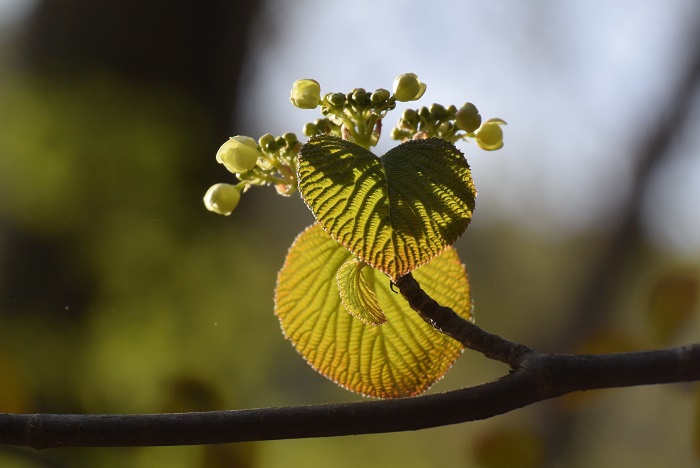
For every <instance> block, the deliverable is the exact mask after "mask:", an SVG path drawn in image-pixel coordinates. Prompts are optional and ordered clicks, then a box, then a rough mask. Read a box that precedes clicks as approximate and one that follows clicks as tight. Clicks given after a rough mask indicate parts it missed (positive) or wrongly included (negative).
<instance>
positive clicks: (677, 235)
mask: <svg viewBox="0 0 700 468" xmlns="http://www.w3.org/2000/svg"><path fill="white" fill-rule="evenodd" d="M695 6H696V2H695V1H694V0H671V1H666V0H656V1H649V2H638V1H635V0H625V1H617V2H607V1H603V0H572V1H568V2H555V1H545V0H540V1H530V2H522V1H519V0H501V1H495V2H484V1H464V2H452V1H447V0H433V1H430V2H424V1H417V0H411V1H403V2H397V1H385V2H376V1H370V0H358V1H356V2H353V3H352V6H350V4H348V3H346V2H342V3H341V2H329V1H325V0H302V1H298V2H293V3H292V2H284V1H281V0H271V1H270V2H269V5H268V8H267V10H266V14H265V15H264V16H263V17H262V19H261V20H259V21H258V24H257V25H256V27H257V29H256V30H257V40H256V43H257V44H258V46H257V49H256V50H255V52H254V57H255V60H254V61H252V62H251V63H250V64H249V68H248V71H247V73H248V75H247V77H246V79H245V80H244V85H243V87H244V89H243V91H244V95H245V96H246V97H247V99H246V100H245V104H246V106H245V107H244V109H243V110H242V113H241V116H242V117H243V119H242V120H243V122H244V124H243V127H242V128H240V129H237V130H240V132H238V131H237V132H236V133H244V134H251V136H256V137H257V136H258V135H259V134H260V133H265V132H268V131H269V132H272V133H282V132H285V131H290V130H291V131H297V132H299V133H300V128H301V126H302V125H303V123H304V122H306V121H309V120H313V119H315V118H316V117H317V114H316V111H299V110H297V109H295V108H294V107H292V106H291V104H289V101H288V97H289V90H290V88H291V84H292V82H294V80H296V79H298V78H307V77H308V78H315V79H317V80H318V81H319V82H320V83H321V87H322V91H323V92H326V91H348V90H349V89H351V88H353V87H355V86H363V87H366V88H368V89H375V88H377V87H386V88H390V87H391V83H392V81H393V78H394V76H396V75H397V74H399V73H403V72H407V71H412V72H415V73H417V74H418V75H419V76H420V77H421V79H422V80H423V81H425V82H426V83H427V84H428V90H427V92H426V94H425V96H424V97H423V99H422V100H421V101H420V103H419V104H420V105H429V104H430V103H432V102H440V103H443V104H450V103H454V104H456V105H460V104H461V103H462V102H464V101H472V102H474V103H475V104H476V105H477V106H478V107H479V109H480V110H481V112H482V115H483V116H485V117H501V118H503V119H505V120H506V121H508V123H509V125H508V127H506V128H505V132H506V146H505V148H504V149H503V150H501V151H499V152H495V153H486V152H483V151H480V150H478V149H476V148H475V146H474V145H466V144H464V145H462V149H463V151H464V152H465V153H466V155H467V158H468V160H469V162H470V164H471V165H472V169H473V175H474V179H475V182H476V186H477V189H478V190H479V199H478V208H477V213H476V217H475V222H480V223H481V222H484V223H486V222H494V221H501V220H503V219H504V218H505V219H507V220H512V221H513V222H515V223H520V224H525V225H527V226H528V227H529V228H531V229H533V230H535V231H537V232H538V233H541V234H542V235H545V236H552V237H553V238H556V237H557V236H559V235H560V234H566V233H570V232H571V231H572V230H578V229H581V228H591V227H593V228H595V227H596V225H600V224H602V223H605V222H607V221H608V220H609V219H610V216H611V215H613V214H614V208H615V207H616V206H618V204H619V202H620V194H621V189H624V188H626V187H627V185H628V183H629V177H630V174H629V160H628V156H629V147H630V144H634V142H635V141H636V140H639V139H641V138H643V135H641V134H640V133H639V132H640V131H644V130H645V129H646V128H647V127H646V124H647V122H650V121H653V119H654V113H653V112H654V108H655V106H656V103H659V102H662V101H663V99H664V97H665V96H666V94H667V93H668V92H669V90H670V89H671V86H672V85H671V84H670V80H672V79H675V70H676V69H677V64H678V63H679V60H680V59H682V55H679V54H683V53H685V51H684V50H683V49H682V46H683V44H684V41H685V37H686V35H687V34H688V30H689V28H690V27H691V26H692V25H691V24H689V23H688V18H691V19H692V18H693V17H697V15H698V11H697V9H696V8H695ZM259 109H270V112H266V113H265V114H264V115H263V114H262V113H260V112H258V110H259ZM398 114H399V113H398V112H397V113H392V114H390V115H389V117H388V119H387V120H388V121H387V122H386V123H385V125H386V128H390V126H393V125H394V123H395V121H396V119H397V118H398ZM387 133H388V132H387ZM689 133H690V132H689ZM392 144H393V142H391V141H390V140H389V139H388V138H385V139H384V141H383V144H382V146H380V148H381V149H382V150H386V148H388V147H389V146H391V145H392ZM698 149H700V141H699V140H698V139H697V138H693V137H692V135H688V134H686V135H685V137H684V139H683V141H680V142H679V143H678V151H679V152H680V151H681V150H682V151H683V155H682V156H680V157H677V158H674V159H673V161H670V162H669V164H667V166H666V167H665V168H664V170H663V171H661V172H660V173H659V174H658V176H657V177H656V179H655V181H654V190H653V193H652V194H651V196H650V197H648V198H649V200H647V202H646V208H647V209H646V217H645V225H646V226H647V227H648V232H649V234H650V235H651V237H652V239H653V240H654V241H656V242H657V243H658V244H659V245H660V246H662V247H664V248H668V249H672V250H677V251H679V253H684V254H691V255H698V256H700V203H698V202H700V156H699V155H698Z"/></svg>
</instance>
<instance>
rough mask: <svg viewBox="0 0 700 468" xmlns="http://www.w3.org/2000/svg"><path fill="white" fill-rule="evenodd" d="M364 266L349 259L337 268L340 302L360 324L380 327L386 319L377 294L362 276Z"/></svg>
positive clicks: (356, 260)
mask: <svg viewBox="0 0 700 468" xmlns="http://www.w3.org/2000/svg"><path fill="white" fill-rule="evenodd" d="M365 266H367V264H366V263H362V262H360V261H359V260H358V259H356V258H351V259H350V260H348V261H347V262H345V263H343V264H342V265H341V266H340V268H338V272H337V273H336V280H337V282H338V290H339V291H340V300H341V302H342V303H343V307H345V310H347V311H348V312H349V313H350V314H351V315H354V316H355V317H357V318H358V319H360V320H361V321H362V323H365V324H367V325H381V324H383V323H386V317H385V316H384V312H382V309H381V307H379V301H378V300H377V293H375V292H374V288H373V287H372V285H371V284H369V283H368V282H367V280H366V279H365V277H364V275H363V274H362V268H364V267H365Z"/></svg>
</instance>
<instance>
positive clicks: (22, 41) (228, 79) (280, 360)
mask: <svg viewBox="0 0 700 468" xmlns="http://www.w3.org/2000/svg"><path fill="white" fill-rule="evenodd" d="M408 71H411V72H415V73H417V74H418V75H419V76H420V78H421V79H422V80H423V81H424V82H426V83H427V84H428V90H427V93H426V95H425V96H424V97H423V99H422V101H421V102H420V104H421V105H423V104H424V105H428V104H430V103H432V102H439V103H442V104H444V105H448V104H455V105H457V106H459V105H461V104H462V103H463V102H465V101H471V102H474V103H475V104H476V105H477V106H478V107H479V109H480V111H481V113H482V115H483V116H484V117H487V118H488V117H500V118H503V119H505V120H506V121H507V122H508V123H509V125H508V126H507V127H505V128H504V129H505V134H506V137H505V142H506V143H505V147H504V148H503V149H502V150H500V151H498V152H495V153H487V152H484V151H480V150H479V149H478V148H476V146H475V145H469V144H467V143H464V144H463V145H462V146H461V149H462V150H463V151H464V152H465V154H466V155H467V158H468V160H469V162H470V164H471V166H472V172H473V176H474V179H475V183H476V186H477V189H478V190H479V198H478V201H477V210H476V213H475V216H474V219H473V221H472V225H471V227H470V229H469V231H468V232H467V233H466V234H465V235H464V236H463V237H462V239H460V240H459V241H458V243H457V248H458V250H459V251H460V254H461V256H462V258H463V260H464V262H465V263H466V265H467V268H468V269H469V271H470V277H471V281H472V287H473V291H474V296H475V302H476V314H477V323H478V324H479V325H480V326H482V327H483V328H485V329H486V330H488V331H491V332H494V333H497V334H500V335H502V336H504V337H506V338H508V339H511V340H515V341H520V342H523V343H525V344H528V345H530V346H533V347H535V348H537V349H540V350H543V351H552V352H585V351H588V352H602V351H625V350H638V349H651V348H655V347H660V346H671V345H677V344H682V343H687V342H693V341H698V340H699V339H700V324H699V323H698V320H697V319H696V315H697V314H696V312H698V310H697V309H698V307H697V304H696V302H694V298H696V297H697V288H698V286H697V282H698V277H699V276H700V272H699V268H700V208H699V206H700V156H699V152H700V132H698V131H697V129H698V128H699V124H700V122H699V118H700V114H699V110H700V108H699V107H698V105H697V101H698V91H697V90H698V85H699V82H700V78H699V77H698V76H699V75H700V5H698V4H697V2H695V1H693V0H670V1H669V0H664V1H661V0H654V1H649V2H637V1H633V0H625V1H618V2H614V3H611V2H605V1H602V0H575V1H574V0H572V1H569V2H556V1H548V0H535V1H529V2H521V1H517V0H503V1H498V2H478V1H471V0H470V1H465V2H450V1H444V0H433V1H431V2H428V3H426V2H419V1H415V0H411V1H405V2H398V1H386V2H370V1H367V0H357V1H354V2H333V1H330V2H329V1H322V0H302V1H298V2H284V1H282V0H264V1H246V2H243V1H224V0H214V1H211V2H195V1H193V0H183V1H179V2H164V1H150V2H142V1H137V0H109V1H101V2H93V1H90V0H63V1H60V2H56V1H51V0H0V411H3V412H51V413H54V412H55V413H59V412H60V413H83V412H90V413H105V412H111V413H132V412H133V413H135V412H158V411H188V410H213V409H232V408H249V407H264V406H277V405H298V404H309V403H321V402H334V401H355V400H360V399H361V398H360V397H358V396H355V395H353V394H350V393H348V392H346V391H345V390H342V389H340V388H339V387H336V386H335V385H334V384H333V383H331V382H329V381H327V380H325V379H324V378H323V377H321V376H319V375H317V374H315V373H314V371H313V370H311V369H310V368H309V367H308V366H307V365H306V364H305V363H304V361H303V359H302V358H301V357H299V356H298V355H297V354H296V353H295V352H294V351H293V349H292V347H291V346H290V345H289V344H288V343H287V342H286V341H285V340H284V338H283V336H282V334H281V333H280V330H279V324H278V322H277V320H276V318H275V317H274V315H273V312H272V308H273V300H272V298H273V289H274V285H275V277H276V272H277V270H278V269H279V268H280V266H281V265H282V261H283V258H284V255H285V252H286V250H287V248H288V246H289V245H290V244H291V242H292V240H293V239H294V237H295V236H296V234H297V233H298V232H300V231H301V230H302V229H303V228H304V227H305V226H307V225H309V224H311V223H312V221H313V218H312V216H311V214H310V213H309V212H308V210H306V208H305V207H304V206H303V203H302V202H301V201H300V200H299V199H298V197H293V198H290V199H286V198H282V197H279V196H277V195H275V193H274V190H272V189H256V190H251V191H249V192H248V193H246V194H245V196H244V197H243V199H242V200H241V204H240V205H239V207H238V208H237V210H236V211H235V212H234V213H233V214H232V215H231V216H230V217H227V218H224V217H220V216H216V215H213V214H211V213H208V212H206V211H205V209H204V207H203V205H202V196H203V194H204V192H205V191H206V189H207V188H208V187H209V186H210V185H212V184H213V183H216V182H230V181H231V176H230V174H228V173H227V172H226V170H225V169H224V168H223V167H222V166H220V165H218V164H217V163H216V161H215V159H214V155H215V152H216V150H217V148H218V147H219V146H220V145H221V143H223V141H225V140H226V138H228V137H229V136H231V135H236V134H244V135H250V136H253V137H255V138H257V137H258V136H260V135H261V134H263V133H267V132H271V133H274V134H281V133H284V132H287V131H296V132H297V133H298V134H300V133H301V127H302V125H303V124H304V123H305V122H307V121H311V120H313V119H315V118H317V117H318V116H317V114H316V112H315V111H300V110H298V109H296V108H294V107H293V106H292V105H291V104H290V103H289V100H288V97H289V90H290V89H291V84H292V82H293V81H295V80H296V79H299V78H307V77H308V78H315V79H317V80H318V81H319V82H320V83H321V86H322V90H323V92H326V91H344V92H345V91H349V90H350V89H352V88H354V87H357V86H362V87H365V88H366V89H370V90H373V89H376V88H379V87H384V88H390V87H391V83H392V81H393V79H394V77H395V76H396V75H398V74H400V73H404V72H408ZM398 116H399V112H395V113H392V114H390V115H389V117H388V119H387V122H385V125H386V127H387V128H389V127H390V126H391V125H393V123H394V121H395V119H398ZM385 133H386V134H387V135H388V133H389V132H388V131H387V132H385ZM392 144H393V143H392V142H391V141H389V140H388V138H387V137H385V140H384V141H383V142H382V143H381V144H380V149H383V150H386V149H387V148H389V147H390V146H391V145H392ZM504 372H507V369H506V368H504V366H502V365H500V364H498V363H493V362H490V361H488V360H486V359H485V358H483V357H481V356H479V355H476V354H475V353H471V352H466V353H465V354H464V355H463V356H462V357H461V358H460V360H459V361H458V363H457V364H456V365H455V367H454V368H453V369H452V370H451V371H450V372H449V373H448V375H447V377H446V378H445V379H443V380H442V381H440V382H439V383H438V384H436V385H435V387H434V388H433V389H431V391H445V390H449V389H453V388H459V387H462V386H466V385H474V384H477V383H480V382H483V381H485V380H488V379H492V378H495V377H498V376H499V375H502V374H503V373H504ZM698 394H699V392H698V389H697V386H695V385H671V386H664V387H647V388H634V389H619V390H608V391H603V392H589V393H586V394H585V395H576V396H572V397H566V398H562V399H559V400H557V401H553V402H547V403H541V404H538V405H535V406H533V407H530V408H527V409H523V410H519V411H516V412H513V413H511V414H508V415H504V416H501V417H497V418H493V419H491V420H488V421H483V422H475V423H469V424H462V425H457V426H452V427H445V428H437V429H431V430H426V431H421V432H415V433H400V434H387V435H369V436H358V437H345V438H333V439H315V440H300V441H275V442H260V443H248V444H238V445H222V446H213V447H181V448H129V449H63V450H47V451H43V452H35V451H32V450H24V449H16V448H10V447H0V466H3V467H5V466H7V467H73V466H101V467H102V466H105V467H112V466H114V467H123V466H130V467H153V466H168V467H276V466H286V467H329V466H333V467H356V466H384V467H393V466H411V467H437V466H440V467H461V466H466V467H472V466H474V467H480V466H495V467H498V466H511V467H518V466H523V467H539V466H551V467H563V466H566V467H590V466H599V467H607V466H645V467H657V466H658V467H661V466H664V467H665V466H675V467H691V466H697V463H698V453H700V450H699V448H698V447H700V442H699V441H700V436H699V435H698V429H697V427H696V426H697V424H698V421H700V416H699V415H700V412H699V411H698Z"/></svg>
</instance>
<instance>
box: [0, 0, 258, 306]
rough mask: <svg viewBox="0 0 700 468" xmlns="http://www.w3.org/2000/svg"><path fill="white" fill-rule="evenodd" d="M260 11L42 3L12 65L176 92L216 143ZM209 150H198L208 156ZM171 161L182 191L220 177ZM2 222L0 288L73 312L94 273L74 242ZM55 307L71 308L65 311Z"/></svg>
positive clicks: (243, 6)
mask: <svg viewBox="0 0 700 468" xmlns="http://www.w3.org/2000/svg"><path fill="white" fill-rule="evenodd" d="M259 7H260V2H259V1H235V0H233V1H232V0H212V1H208V2H200V1H195V0H181V1H176V2H170V1H141V0H107V1H94V0H61V1H54V0H43V1H41V2H39V3H38V4H37V6H36V9H35V10H34V11H33V12H32V13H31V14H30V17H29V18H28V20H27V22H26V24H25V25H24V26H23V28H22V29H21V30H22V36H21V37H20V38H19V41H18V46H19V49H20V50H19V54H18V55H19V57H20V65H21V67H22V68H23V69H24V70H25V71H27V72H29V73H31V74H34V75H38V76H40V77H46V78H48V79H50V80H51V79H57V78H58V79H66V80H72V79H79V78H80V77H81V76H84V75H91V74H108V75H110V76H115V77H117V78H118V79H120V80H122V81H124V82H126V83H134V85H135V86H136V85H138V86H143V85H147V86H153V87H165V88H168V89H174V90H176V91H178V92H179V93H181V94H184V95H185V96H186V97H187V98H189V99H190V100H192V101H193V102H195V103H196V104H197V105H198V106H199V108H200V110H201V111H203V112H204V117H206V118H207V122H208V123H209V124H210V125H211V126H212V128H210V129H209V130H210V133H211V135H210V136H211V138H212V142H211V148H216V147H217V146H218V145H219V144H220V142H221V141H223V140H224V139H225V138H227V137H228V136H230V134H231V131H232V130H231V129H233V128H235V126H236V125H235V122H234V112H233V111H234V109H235V107H236V105H237V103H238V101H239V96H238V95H237V91H238V88H239V78H240V75H241V70H242V67H243V65H244V62H245V59H246V56H247V54H248V51H249V50H250V48H251V46H250V44H249V36H250V34H249V33H250V31H251V25H252V24H253V23H254V17H255V15H256V13H257V11H258V10H259ZM199 117H201V114H200V116H199ZM193 118H195V117H194V116H193ZM193 123H194V122H193ZM208 149H210V148H207V147H205V148H203V149H202V154H206V155H208V156H209V152H208V151H207V150H208ZM177 164H180V165H185V166H187V167H186V168H185V169H184V170H183V173H186V174H188V179H187V180H185V181H183V184H184V185H185V187H183V190H187V187H190V188H191V187H195V188H194V189H193V191H201V190H202V189H201V187H202V186H204V187H206V186H208V185H210V184H211V183H212V181H215V180H216V179H217V177H219V176H220V173H219V172H216V173H214V170H215V169H218V167H217V166H218V165H216V164H215V163H213V158H212V157H208V158H206V159H205V158H203V157H202V158H197V157H193V158H192V159H191V160H188V161H177ZM0 224H3V225H2V226H0V229H2V231H3V235H2V238H3V245H2V246H0V247H2V248H1V249H0V250H2V251H3V260H2V264H0V293H3V295H5V296H6V297H9V298H10V300H11V301H14V302H16V303H17V304H18V305H21V304H26V303H32V304H37V305H51V309H52V310H54V311H55V310H57V307H59V309H58V310H59V311H60V313H65V314H66V315H70V314H81V311H82V310H84V309H85V306H87V305H89V303H90V298H91V291H90V289H91V286H90V285H93V284H94V273H92V272H89V271H84V270H85V267H84V266H82V267H81V266H80V264H79V262H76V261H75V260H74V259H72V258H71V255H72V254H71V251H72V248H71V244H70V243H71V242H73V243H75V240H74V239H73V240H71V239H70V235H67V236H43V237H42V236H39V237H37V236H33V235H31V234H27V233H24V232H22V231H21V229H20V230H18V229H19V228H17V227H16V226H13V225H11V224H10V225H7V224H6V223H2V222H1V220H0ZM72 247H73V248H74V247H75V246H74V245H73V246H72ZM61 304H66V305H68V304H70V306H71V307H66V310H65V311H63V310H62V308H60V306H61Z"/></svg>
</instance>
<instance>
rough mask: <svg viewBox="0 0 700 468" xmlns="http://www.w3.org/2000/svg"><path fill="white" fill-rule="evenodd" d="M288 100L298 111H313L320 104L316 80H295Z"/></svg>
mask: <svg viewBox="0 0 700 468" xmlns="http://www.w3.org/2000/svg"><path fill="white" fill-rule="evenodd" d="M289 100H290V101H292V104H294V105H295V106H296V107H298V108H299V109H315V108H316V107H317V106H318V103H319V102H321V85H320V84H318V81H316V80H311V79H304V80H297V81H295V82H294V84H293V85H292V94H291V96H290V97H289Z"/></svg>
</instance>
